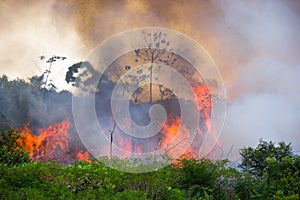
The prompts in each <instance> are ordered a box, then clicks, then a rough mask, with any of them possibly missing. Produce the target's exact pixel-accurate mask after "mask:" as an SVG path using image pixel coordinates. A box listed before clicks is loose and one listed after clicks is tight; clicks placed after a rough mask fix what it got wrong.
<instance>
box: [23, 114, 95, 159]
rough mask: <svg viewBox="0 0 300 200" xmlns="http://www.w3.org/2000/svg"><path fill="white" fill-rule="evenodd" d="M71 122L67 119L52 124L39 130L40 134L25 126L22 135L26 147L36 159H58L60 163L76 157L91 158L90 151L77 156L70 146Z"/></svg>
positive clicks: (79, 153)
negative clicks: (35, 133)
mask: <svg viewBox="0 0 300 200" xmlns="http://www.w3.org/2000/svg"><path fill="white" fill-rule="evenodd" d="M70 128H71V122H70V121H68V120H66V121H63V122H60V123H54V124H51V125H50V126H49V127H47V128H42V129H40V130H39V134H38V135H34V134H33V133H32V131H31V130H30V129H29V128H28V126H25V127H23V128H21V129H19V131H20V135H21V136H22V137H23V138H24V148H25V149H26V150H27V151H28V152H29V155H30V157H31V158H32V159H33V160H35V161H41V160H43V161H51V160H56V161H57V162H59V163H67V162H70V161H74V160H76V159H79V160H83V159H89V154H88V152H83V151H82V152H81V151H80V152H78V153H77V154H76V155H75V156H74V155H73V154H74V153H73V152H71V150H70V147H69V141H70V134H69V131H70Z"/></svg>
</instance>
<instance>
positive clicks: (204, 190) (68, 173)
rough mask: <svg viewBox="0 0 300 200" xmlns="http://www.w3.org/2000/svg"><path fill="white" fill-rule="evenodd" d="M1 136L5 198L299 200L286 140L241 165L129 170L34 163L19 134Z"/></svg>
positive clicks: (298, 161)
mask: <svg viewBox="0 0 300 200" xmlns="http://www.w3.org/2000/svg"><path fill="white" fill-rule="evenodd" d="M0 139H1V140H0V199H14V200H17V199H116V200H117V199H128V200H129V199H135V200H138V199H141V200H144V199H168V200H169V199H172V200H176V199H206V200H209V199H242V200H244V199H286V200H287V199H289V200H291V199H295V200H296V199H299V191H300V175H299V172H300V156H299V155H295V154H294V153H293V151H292V147H291V144H286V143H284V142H281V143H278V144H275V143H273V142H266V141H263V140H260V141H259V144H258V146H257V147H256V148H251V147H245V148H243V149H241V151H240V154H241V158H242V161H241V163H240V165H239V167H238V168H231V167H230V165H229V164H230V163H229V161H228V160H221V161H211V160H207V159H201V160H195V159H181V160H178V161H177V162H176V163H174V164H172V165H170V166H168V167H165V168H163V169H160V170H157V171H153V172H149V173H126V172H122V171H118V170H114V169H112V170H111V169H110V168H109V167H107V166H106V165H104V164H103V162H100V161H98V160H91V161H81V162H77V163H74V164H72V165H69V166H62V165H59V164H57V163H56V162H55V161H53V162H47V163H45V162H33V161H31V160H30V158H29V156H28V153H27V152H26V151H24V149H23V147H22V138H20V135H18V133H17V132H15V131H14V130H8V131H2V133H1V136H0ZM115 160H116V161H117V162H119V164H120V165H124V164H126V162H130V161H129V160H118V159H115Z"/></svg>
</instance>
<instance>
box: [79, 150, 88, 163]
mask: <svg viewBox="0 0 300 200" xmlns="http://www.w3.org/2000/svg"><path fill="white" fill-rule="evenodd" d="M76 156H77V158H78V160H86V161H89V159H90V154H89V152H87V151H83V150H81V151H79V152H77V153H76Z"/></svg>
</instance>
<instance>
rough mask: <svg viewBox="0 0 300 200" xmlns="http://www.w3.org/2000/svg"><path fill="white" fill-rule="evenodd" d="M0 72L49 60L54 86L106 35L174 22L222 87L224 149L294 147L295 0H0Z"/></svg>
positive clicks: (299, 9) (18, 71) (297, 124)
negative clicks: (56, 59)
mask: <svg viewBox="0 0 300 200" xmlns="http://www.w3.org/2000/svg"><path fill="white" fill-rule="evenodd" d="M0 26H1V29H0V74H7V75H8V76H9V77H10V78H16V77H21V78H26V77H30V76H32V75H33V74H37V75H38V74H40V73H41V72H43V71H44V70H45V69H46V67H47V65H45V64H44V63H41V62H40V61H39V60H38V57H39V56H40V55H46V56H52V55H59V56H66V57H67V58H68V59H67V60H66V61H63V62H61V63H58V64H57V65H55V66H54V67H53V70H54V72H53V77H52V78H53V79H54V81H55V82H54V84H57V85H59V86H62V83H63V82H64V80H63V79H64V74H65V72H66V70H67V67H69V66H70V65H71V64H73V63H74V62H77V61H80V60H83V59H85V58H86V57H87V56H88V54H89V52H90V51H92V49H93V48H95V47H96V46H97V45H98V44H99V43H100V42H101V41H103V40H104V39H106V38H108V37H110V36H111V35H113V34H116V33H119V32H121V31H125V30H130V29H132V28H139V27H145V26H159V27H165V28H171V29H175V30H177V31H180V32H182V33H184V34H187V35H188V36H190V37H192V38H193V39H195V40H196V41H198V42H199V44H201V45H202V46H203V47H204V48H205V49H206V50H207V51H208V52H209V53H210V55H211V57H212V58H213V59H214V61H215V62H216V64H217V66H218V67H219V69H220V72H221V75H222V77H223V79H224V84H225V88H226V93H227V97H228V99H227V105H228V109H227V111H228V112H227V118H226V123H225V126H224V131H223V133H222V136H221V138H220V139H221V142H222V143H223V145H224V149H225V150H226V149H227V150H228V149H230V148H231V146H232V145H233V149H234V150H235V152H237V149H238V148H241V147H243V146H245V145H255V144H257V142H258V139H259V138H261V137H263V138H265V139H268V140H269V139H272V140H274V141H281V140H284V141H286V142H292V143H293V145H294V147H295V149H297V150H300V142H299V141H300V135H299V134H300V132H299V130H300V103H299V102H300V78H299V77H300V57H299V52H300V41H299V35H300V1H298V0H278V1H273V0H264V1H261V0H254V1H235V0H224V1H220V0H210V1H206V0H200V1H196V0H195V1H183V0H181V1H180V0H172V1H171V0H170V1H162V0H155V1H145V0H139V1H135V0H127V1H125V0H124V1H121V0H112V1H105V0H103V1H96V0H92V1H84V0H77V1H71V0H69V1H32V0H23V1H11V0H1V1H0Z"/></svg>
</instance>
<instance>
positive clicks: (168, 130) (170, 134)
mask: <svg viewBox="0 0 300 200" xmlns="http://www.w3.org/2000/svg"><path fill="white" fill-rule="evenodd" d="M180 123H181V119H180V117H173V115H169V116H168V117H167V120H166V123H165V124H164V127H163V129H162V131H161V132H162V141H161V147H162V148H164V147H166V146H167V145H168V144H169V143H170V142H171V141H172V140H173V139H174V137H175V136H176V134H177V132H178V130H179V127H180Z"/></svg>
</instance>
